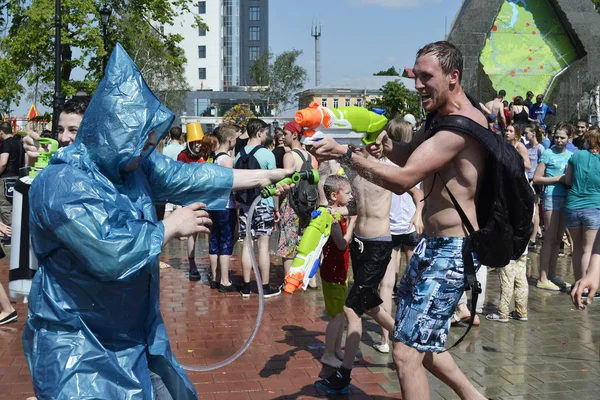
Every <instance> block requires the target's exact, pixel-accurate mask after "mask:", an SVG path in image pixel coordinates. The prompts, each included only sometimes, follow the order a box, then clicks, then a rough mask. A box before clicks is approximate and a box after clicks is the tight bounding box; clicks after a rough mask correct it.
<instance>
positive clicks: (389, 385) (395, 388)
mask: <svg viewBox="0 0 600 400" xmlns="http://www.w3.org/2000/svg"><path fill="white" fill-rule="evenodd" d="M379 386H381V388H382V389H383V390H385V392H386V393H398V392H400V390H401V389H400V382H398V378H396V380H395V381H390V382H385V383H380V384H379Z"/></svg>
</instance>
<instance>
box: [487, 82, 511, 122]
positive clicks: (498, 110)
mask: <svg viewBox="0 0 600 400" xmlns="http://www.w3.org/2000/svg"><path fill="white" fill-rule="evenodd" d="M504 96H506V91H505V90H501V91H499V92H498V94H497V95H496V97H494V99H493V100H491V101H488V102H487V103H485V108H487V109H488V110H489V111H490V112H489V114H490V115H491V114H496V116H497V118H498V122H499V123H500V126H501V127H502V129H503V130H504V128H505V127H506V117H505V116H504ZM508 122H509V123H510V121H508Z"/></svg>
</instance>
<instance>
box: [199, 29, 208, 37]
mask: <svg viewBox="0 0 600 400" xmlns="http://www.w3.org/2000/svg"><path fill="white" fill-rule="evenodd" d="M198 36H206V29H200V28H198Z"/></svg>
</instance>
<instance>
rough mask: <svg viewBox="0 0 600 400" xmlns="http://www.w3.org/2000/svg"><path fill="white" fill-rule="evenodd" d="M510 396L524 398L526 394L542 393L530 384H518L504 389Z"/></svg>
mask: <svg viewBox="0 0 600 400" xmlns="http://www.w3.org/2000/svg"><path fill="white" fill-rule="evenodd" d="M503 389H504V391H506V392H507V393H508V394H509V395H510V396H522V395H526V394H534V393H540V390H539V389H537V388H534V387H533V386H531V385H530V384H528V383H517V384H514V385H507V386H504V387H503Z"/></svg>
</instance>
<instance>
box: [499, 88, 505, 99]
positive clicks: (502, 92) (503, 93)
mask: <svg viewBox="0 0 600 400" xmlns="http://www.w3.org/2000/svg"><path fill="white" fill-rule="evenodd" d="M498 95H500V96H502V97H506V90H504V89H502V90H500V91H499V92H498Z"/></svg>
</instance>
